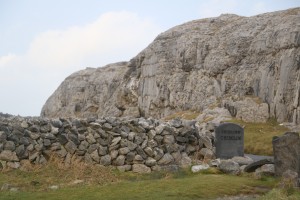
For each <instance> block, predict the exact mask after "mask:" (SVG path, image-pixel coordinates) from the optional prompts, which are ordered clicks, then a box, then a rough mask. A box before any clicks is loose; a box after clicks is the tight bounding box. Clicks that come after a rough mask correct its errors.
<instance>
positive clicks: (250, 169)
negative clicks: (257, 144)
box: [244, 158, 274, 172]
mask: <svg viewBox="0 0 300 200" xmlns="http://www.w3.org/2000/svg"><path fill="white" fill-rule="evenodd" d="M266 164H274V159H271V158H265V159H262V160H258V161H255V162H252V163H250V164H249V165H247V166H246V167H245V169H244V171H245V172H254V171H255V170H256V169H257V168H259V167H261V166H263V165H266Z"/></svg>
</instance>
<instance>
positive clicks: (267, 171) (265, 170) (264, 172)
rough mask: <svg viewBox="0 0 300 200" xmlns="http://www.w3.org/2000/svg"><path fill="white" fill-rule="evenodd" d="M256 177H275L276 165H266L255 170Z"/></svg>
mask: <svg viewBox="0 0 300 200" xmlns="http://www.w3.org/2000/svg"><path fill="white" fill-rule="evenodd" d="M254 174H255V177H257V178H260V177H262V176H274V174H275V168H274V164H265V165H263V166H261V167H259V168H257V169H256V170H255V173H254Z"/></svg>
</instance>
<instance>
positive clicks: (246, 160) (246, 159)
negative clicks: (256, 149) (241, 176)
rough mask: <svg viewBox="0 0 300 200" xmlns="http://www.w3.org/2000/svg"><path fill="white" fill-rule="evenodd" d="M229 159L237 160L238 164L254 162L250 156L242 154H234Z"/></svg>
mask: <svg viewBox="0 0 300 200" xmlns="http://www.w3.org/2000/svg"><path fill="white" fill-rule="evenodd" d="M231 160H233V161H234V162H237V163H238V164H239V165H249V164H251V163H253V162H254V160H253V159H251V158H250V157H247V156H244V157H241V156H235V157H233V158H231Z"/></svg>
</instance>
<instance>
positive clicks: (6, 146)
mask: <svg viewBox="0 0 300 200" xmlns="http://www.w3.org/2000/svg"><path fill="white" fill-rule="evenodd" d="M15 149H16V145H15V143H14V142H13V141H7V142H5V144H4V150H9V151H14V150H15Z"/></svg>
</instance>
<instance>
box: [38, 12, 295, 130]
mask: <svg viewBox="0 0 300 200" xmlns="http://www.w3.org/2000/svg"><path fill="white" fill-rule="evenodd" d="M299 12H300V9H299V8H294V9H289V10H285V11H280V12H273V13H266V14H262V15H257V16H253V17H241V16H237V15H232V14H224V15H221V16H219V17H216V18H210V19H200V20H194V21H191V22H188V23H185V24H182V25H179V26H176V27H174V28H171V29H170V30H167V31H165V32H164V33H161V34H160V35H158V36H157V37H156V39H155V40H154V41H153V42H152V43H151V44H150V45H149V46H148V47H147V48H146V49H144V50H143V51H142V52H140V53H139V54H138V55H137V56H136V57H134V58H133V59H132V60H130V61H129V62H121V63H116V64H110V65H108V66H106V67H102V68H97V69H95V68H87V69H85V70H81V71H79V72H76V73H74V74H72V75H71V76H69V77H68V78H66V79H65V81H64V82H63V83H62V84H61V85H60V86H59V88H58V89H57V90H56V91H55V92H54V94H53V95H52V96H51V97H50V98H49V99H48V100H47V102H46V103H45V105H44V107H43V109H42V111H41V115H42V116H47V117H55V116H78V117H88V116H90V117H100V116H136V115H139V116H141V115H142V116H145V117H149V116H152V117H155V118H161V117H164V116H166V115H169V114H172V113H174V112H178V111H181V110H187V109H190V110H196V111H202V110H203V108H207V107H209V106H215V105H216V104H218V103H221V105H222V106H224V107H226V108H228V110H229V111H230V113H231V114H232V115H233V116H238V117H242V118H243V119H246V120H248V119H250V120H257V119H260V116H256V115H261V116H262V117H263V118H261V119H263V120H264V119H265V118H266V117H265V116H270V117H276V118H277V119H278V121H279V122H283V121H290V122H294V123H297V124H299V122H300V117H299V116H300V111H299V110H300V104H299V100H300V98H298V97H299V92H298V91H299V88H300V84H299V81H296V80H298V79H297V78H298V76H299V73H298V66H299V43H300V42H299V41H300V40H299V37H298V34H299V30H298V22H299ZM236 27H239V28H236ZM246 95H247V96H248V97H249V96H253V97H255V98H254V103H253V101H251V102H247V101H248V100H246V103H245V101H244V100H245V98H244V97H245V96H246ZM87 97H91V98H87ZM92 97H93V98H92ZM219 97H222V99H223V101H222V102H218V98H219ZM232 97H234V98H232ZM256 97H258V98H256ZM256 99H258V101H256ZM231 101H232V102H233V103H232V104H231V103H230V102H231ZM234 102H244V103H242V104H241V103H234ZM240 104H241V106H240ZM267 104H268V105H269V106H268V109H267ZM242 105H247V106H250V108H249V109H248V108H247V107H245V106H242ZM133 108H134V109H133ZM241 108H244V109H247V110H242V109H241ZM244 111H246V112H244ZM253 112H254V113H253ZM243 113H245V115H246V116H242V115H240V114H243ZM253 116H255V117H253ZM249 117H250V118H249ZM159 134H160V133H159Z"/></svg>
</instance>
